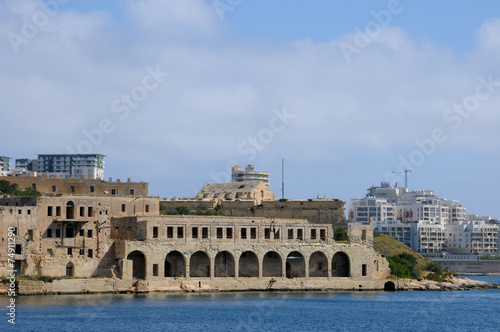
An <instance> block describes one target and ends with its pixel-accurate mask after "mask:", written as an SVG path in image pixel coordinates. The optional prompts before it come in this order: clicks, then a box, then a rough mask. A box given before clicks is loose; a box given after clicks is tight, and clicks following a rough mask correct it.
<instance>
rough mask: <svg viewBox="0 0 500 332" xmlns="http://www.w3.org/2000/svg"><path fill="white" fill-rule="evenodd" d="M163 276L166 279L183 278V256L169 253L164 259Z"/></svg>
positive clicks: (184, 273) (176, 252)
mask: <svg viewBox="0 0 500 332" xmlns="http://www.w3.org/2000/svg"><path fill="white" fill-rule="evenodd" d="M163 275H164V276H165V277H167V278H175V277H185V276H186V263H185V261H184V255H183V254H181V253H180V252H178V251H172V252H170V253H169V254H168V255H167V257H165V267H164V270H163Z"/></svg>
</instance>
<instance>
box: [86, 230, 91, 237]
mask: <svg viewBox="0 0 500 332" xmlns="http://www.w3.org/2000/svg"><path fill="white" fill-rule="evenodd" d="M87 237H92V230H91V229H89V230H88V231H87Z"/></svg>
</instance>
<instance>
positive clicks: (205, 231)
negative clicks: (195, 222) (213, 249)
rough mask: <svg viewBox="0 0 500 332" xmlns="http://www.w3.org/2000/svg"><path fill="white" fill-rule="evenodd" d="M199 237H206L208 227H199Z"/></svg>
mask: <svg viewBox="0 0 500 332" xmlns="http://www.w3.org/2000/svg"><path fill="white" fill-rule="evenodd" d="M201 237H202V238H204V239H206V238H208V227H203V228H202V229H201Z"/></svg>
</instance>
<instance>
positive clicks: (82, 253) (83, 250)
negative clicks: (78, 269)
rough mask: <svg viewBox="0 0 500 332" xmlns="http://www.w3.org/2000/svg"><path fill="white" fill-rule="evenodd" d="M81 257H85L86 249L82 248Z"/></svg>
mask: <svg viewBox="0 0 500 332" xmlns="http://www.w3.org/2000/svg"><path fill="white" fill-rule="evenodd" d="M79 255H80V256H85V249H84V248H80V252H79Z"/></svg>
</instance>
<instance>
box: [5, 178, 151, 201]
mask: <svg viewBox="0 0 500 332" xmlns="http://www.w3.org/2000/svg"><path fill="white" fill-rule="evenodd" d="M0 180H6V181H9V182H10V183H16V184H17V185H19V187H20V188H21V189H26V188H31V189H34V190H38V191H39V192H41V193H46V194H78V195H94V196H102V195H111V196H148V190H149V189H148V187H149V184H148V183H147V182H131V181H130V178H129V179H127V182H121V181H120V180H116V181H113V179H111V178H109V181H105V180H101V179H85V178H83V177H79V178H74V177H72V176H70V177H68V178H66V177H57V176H54V175H50V176H45V175H42V176H25V175H22V176H1V177H0Z"/></svg>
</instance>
